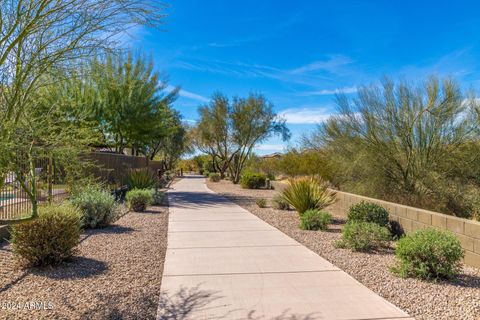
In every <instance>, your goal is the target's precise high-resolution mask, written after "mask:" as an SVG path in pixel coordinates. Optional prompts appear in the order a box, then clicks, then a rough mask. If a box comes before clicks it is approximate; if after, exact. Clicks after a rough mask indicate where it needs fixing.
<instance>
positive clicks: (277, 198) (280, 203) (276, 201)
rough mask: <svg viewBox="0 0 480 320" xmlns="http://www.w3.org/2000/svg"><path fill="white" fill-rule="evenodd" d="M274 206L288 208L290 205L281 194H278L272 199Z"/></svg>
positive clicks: (281, 208)
mask: <svg viewBox="0 0 480 320" xmlns="http://www.w3.org/2000/svg"><path fill="white" fill-rule="evenodd" d="M272 207H273V208H274V209H278V210H288V209H289V208H290V205H289V204H288V202H287V201H285V199H283V197H282V196H281V195H279V194H277V195H275V196H274V197H273V199H272Z"/></svg>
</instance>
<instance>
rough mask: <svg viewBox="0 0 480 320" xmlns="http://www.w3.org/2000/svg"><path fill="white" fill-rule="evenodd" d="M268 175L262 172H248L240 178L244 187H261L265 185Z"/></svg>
mask: <svg viewBox="0 0 480 320" xmlns="http://www.w3.org/2000/svg"><path fill="white" fill-rule="evenodd" d="M266 181H267V177H266V176H265V175H264V174H262V173H251V172H246V173H244V174H243V175H242V177H241V178H240V185H241V186H242V188H244V189H260V188H263V187H265V183H266Z"/></svg>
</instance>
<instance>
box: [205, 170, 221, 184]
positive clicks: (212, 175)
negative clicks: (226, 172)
mask: <svg viewBox="0 0 480 320" xmlns="http://www.w3.org/2000/svg"><path fill="white" fill-rule="evenodd" d="M208 178H209V179H210V181H212V182H219V181H220V173H217V172H210V173H209V174H208Z"/></svg>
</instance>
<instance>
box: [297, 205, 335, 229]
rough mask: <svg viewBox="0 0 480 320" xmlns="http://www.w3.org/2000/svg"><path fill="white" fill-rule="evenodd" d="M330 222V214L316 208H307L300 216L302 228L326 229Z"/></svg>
mask: <svg viewBox="0 0 480 320" xmlns="http://www.w3.org/2000/svg"><path fill="white" fill-rule="evenodd" d="M330 223H332V215H331V214H330V213H328V212H325V211H320V210H318V209H309V210H307V211H305V212H304V213H303V214H302V215H301V216H300V228H301V229H303V230H327V228H328V225H329V224H330Z"/></svg>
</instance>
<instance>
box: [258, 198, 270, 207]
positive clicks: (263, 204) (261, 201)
mask: <svg viewBox="0 0 480 320" xmlns="http://www.w3.org/2000/svg"><path fill="white" fill-rule="evenodd" d="M255 203H256V204H257V206H258V207H259V208H266V207H267V200H265V199H264V198H260V199H257V200H256V201H255Z"/></svg>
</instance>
